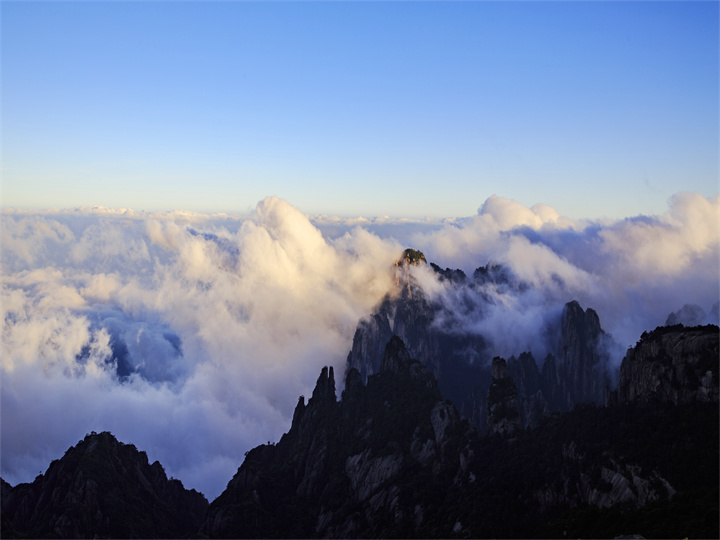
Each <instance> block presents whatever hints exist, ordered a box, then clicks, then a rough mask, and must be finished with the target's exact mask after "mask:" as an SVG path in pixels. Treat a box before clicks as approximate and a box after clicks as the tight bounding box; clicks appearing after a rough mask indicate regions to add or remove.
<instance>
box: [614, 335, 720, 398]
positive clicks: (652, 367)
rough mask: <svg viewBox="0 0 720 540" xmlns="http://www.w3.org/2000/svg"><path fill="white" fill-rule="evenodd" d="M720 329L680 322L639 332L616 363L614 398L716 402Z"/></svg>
mask: <svg viewBox="0 0 720 540" xmlns="http://www.w3.org/2000/svg"><path fill="white" fill-rule="evenodd" d="M718 358H720V333H719V332H718V327H717V326H715V325H707V326H695V327H689V328H688V327H684V326H683V325H682V324H678V325H673V326H665V327H658V328H656V329H655V330H653V331H652V332H650V333H648V332H643V335H642V337H641V338H640V341H638V342H637V344H636V345H635V347H632V348H630V349H629V350H628V352H627V354H626V355H625V358H624V359H623V361H622V364H621V366H620V380H619V384H618V390H617V399H618V400H619V401H620V402H621V403H626V402H629V401H636V400H641V401H649V400H660V401H670V402H672V403H675V404H678V403H694V402H704V403H717V401H718Z"/></svg>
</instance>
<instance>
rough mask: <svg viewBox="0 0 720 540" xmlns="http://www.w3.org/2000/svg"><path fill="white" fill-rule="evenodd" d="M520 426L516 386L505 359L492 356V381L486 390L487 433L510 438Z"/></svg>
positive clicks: (520, 419)
mask: <svg viewBox="0 0 720 540" xmlns="http://www.w3.org/2000/svg"><path fill="white" fill-rule="evenodd" d="M522 427H523V425H522V418H521V416H520V403H519V399H518V389H517V386H515V382H514V381H513V380H512V378H511V377H510V372H509V371H508V367H507V363H506V362H505V360H504V359H502V358H498V357H496V358H493V361H492V383H491V384H490V391H489V392H488V434H490V435H493V434H497V435H500V436H501V437H504V438H506V439H512V438H513V437H514V436H515V435H516V434H517V432H518V431H520V430H521V429H522Z"/></svg>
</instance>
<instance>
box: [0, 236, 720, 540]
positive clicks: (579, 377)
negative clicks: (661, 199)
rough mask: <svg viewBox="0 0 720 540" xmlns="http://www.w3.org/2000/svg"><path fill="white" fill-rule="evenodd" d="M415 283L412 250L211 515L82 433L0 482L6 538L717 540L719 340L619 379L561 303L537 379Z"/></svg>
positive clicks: (657, 339) (525, 359) (679, 329)
mask: <svg viewBox="0 0 720 540" xmlns="http://www.w3.org/2000/svg"><path fill="white" fill-rule="evenodd" d="M416 264H421V265H422V264H426V262H425V258H424V256H423V255H422V254H421V253H419V252H415V251H413V250H407V251H406V252H405V254H404V256H403V258H402V259H401V260H400V261H398V264H397V285H398V292H397V294H396V295H395V296H394V297H388V298H386V299H385V300H384V301H383V302H382V303H381V305H380V306H379V307H378V309H377V310H376V311H375V313H373V314H372V315H371V316H370V317H369V318H367V319H364V320H363V321H361V322H360V324H359V325H358V328H357V331H356V333H355V337H354V340H353V344H352V349H351V351H350V353H349V355H348V359H347V369H346V374H345V381H344V390H343V392H342V395H341V396H340V399H339V400H338V396H337V392H336V383H335V374H334V370H333V368H332V367H329V368H324V369H323V370H322V372H321V373H320V376H319V378H318V380H317V383H316V386H315V389H314V391H313V393H312V396H311V397H310V399H309V400H308V401H307V403H306V401H305V398H304V397H302V396H301V397H300V398H299V400H298V404H297V407H296V408H295V412H294V415H293V419H292V424H291V426H290V429H289V431H288V432H287V433H286V434H285V435H283V437H282V438H281V439H280V441H278V442H277V443H276V444H267V445H261V446H258V447H256V448H254V449H252V450H251V451H249V452H248V453H247V454H246V457H245V460H244V462H243V463H242V465H241V466H240V467H239V469H238V471H237V474H235V476H234V477H233V478H232V479H231V480H230V482H229V483H228V485H227V488H226V489H225V491H224V492H223V493H222V494H221V495H220V496H219V497H218V498H217V499H215V500H214V501H212V503H210V504H208V501H207V500H206V499H205V497H204V496H203V495H202V494H200V493H197V492H196V491H194V490H186V489H185V488H184V487H183V485H182V484H181V483H180V481H178V480H174V479H168V478H167V476H166V474H165V472H164V470H163V467H162V466H161V465H160V464H159V463H158V462H155V463H153V464H149V463H148V459H147V455H146V454H145V453H144V452H140V451H138V450H137V449H136V448H135V447H134V446H133V445H131V444H123V443H121V442H119V441H117V440H116V439H115V437H113V436H112V435H111V434H110V433H107V432H105V433H99V434H97V433H91V434H89V435H87V436H86V437H85V438H84V439H83V440H82V441H79V442H78V444H77V445H76V446H74V447H72V448H70V449H68V451H67V452H66V453H65V455H64V456H63V457H61V458H60V459H58V460H55V461H53V462H52V463H51V464H50V466H49V468H48V469H47V471H46V473H45V474H41V475H39V476H38V477H37V478H36V479H35V481H34V482H32V483H28V484H19V485H17V486H14V487H12V486H10V485H9V484H7V483H6V482H4V481H3V482H2V531H1V532H2V535H3V536H4V537H8V538H10V537H20V538H21V537H25V538H38V537H45V538H52V537H55V538H60V537H65V538H84V537H107V538H180V537H222V538H240V537H247V538H253V537H255V538H257V537H281V538H290V537H306V538H309V537H343V538H347V537H415V538H438V537H440V538H450V537H460V538H472V537H474V538H477V537H481V538H484V537H506V538H517V537H554V538H563V537H568V538H570V537H576V538H577V537H586V538H588V537H603V538H614V537H618V536H622V535H631V534H639V535H642V536H644V537H648V538H649V537H681V538H682V537H702V538H713V537H714V538H717V537H718V536H719V534H720V531H719V530H718V528H719V527H718V522H719V520H720V515H719V512H718V506H719V505H718V502H719V499H718V497H719V494H718V477H719V474H720V471H719V467H718V458H719V450H720V448H719V446H720V445H719V438H718V437H719V433H718V426H719V425H720V419H719V417H718V359H719V358H720V347H719V341H720V330H719V329H718V327H717V326H715V325H707V326H692V327H687V326H683V325H682V324H675V325H670V326H665V327H660V328H657V329H655V330H654V331H652V332H646V333H644V334H643V335H642V336H640V339H639V341H638V342H637V344H636V345H635V347H632V348H631V349H629V350H628V351H627V354H626V356H625V358H624V359H623V361H622V364H621V366H620V369H619V372H613V368H612V365H611V363H610V360H609V356H608V350H609V349H610V348H611V347H612V346H613V345H612V340H611V337H610V336H608V335H607V334H606V333H605V332H604V331H603V330H602V328H601V325H600V321H599V318H598V316H597V314H596V313H595V312H594V311H593V310H592V309H589V308H588V309H583V308H582V307H581V306H580V305H579V304H578V303H577V302H574V301H571V302H568V303H567V304H566V305H565V307H564V308H563V310H562V313H561V314H560V317H559V320H558V321H556V322H555V323H553V324H550V325H549V326H548V328H547V331H546V334H545V335H544V336H539V337H538V339H543V340H545V341H546V342H547V343H549V344H550V347H549V352H548V354H547V356H546V357H545V359H544V361H543V363H542V366H541V367H538V364H537V363H536V360H535V359H534V358H533V357H532V355H531V354H530V353H523V354H520V355H518V356H517V357H514V356H513V357H511V358H508V359H505V358H501V357H499V356H496V355H493V351H492V349H491V347H490V346H489V344H488V343H486V342H485V340H483V339H482V338H481V337H479V336H478V335H476V334H472V333H468V332H458V331H456V330H457V329H455V331H454V330H453V328H452V325H450V326H447V325H445V326H443V324H441V323H442V321H443V320H445V321H447V317H444V316H443V315H446V314H444V313H443V310H444V307H443V306H442V305H441V304H439V303H436V302H433V301H430V300H429V299H428V297H427V295H425V294H424V292H423V290H422V288H421V287H420V285H419V284H418V283H417V282H416V281H415V280H414V279H413V277H412V272H410V267H411V266H412V265H416ZM433 269H434V271H435V272H437V273H438V274H440V275H441V277H442V279H443V280H446V281H447V282H448V283H451V284H453V285H452V286H453V287H458V288H463V287H465V288H470V289H472V287H473V284H474V283H481V282H482V283H486V282H487V280H494V282H495V283H497V284H498V285H499V286H507V287H518V286H522V285H521V284H518V283H514V282H513V281H512V279H511V278H510V276H508V275H507V273H506V272H505V271H504V269H503V268H502V267H501V266H493V265H488V266H487V267H481V268H479V269H478V270H477V271H476V272H475V274H474V276H473V277H472V278H468V277H467V276H465V274H463V273H462V272H460V271H458V270H449V269H447V270H442V269H440V268H438V267H436V266H433ZM467 309H468V310H473V309H482V306H481V305H471V306H467ZM686 311H687V310H686ZM685 315H687V314H685ZM685 315H683V316H685ZM691 315H692V314H691ZM671 322H673V321H671ZM615 381H617V382H615Z"/></svg>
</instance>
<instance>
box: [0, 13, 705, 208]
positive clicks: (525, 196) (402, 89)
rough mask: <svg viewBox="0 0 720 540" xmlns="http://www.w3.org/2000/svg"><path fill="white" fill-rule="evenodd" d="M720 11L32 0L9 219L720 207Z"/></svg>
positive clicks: (13, 27)
mask: <svg viewBox="0 0 720 540" xmlns="http://www.w3.org/2000/svg"><path fill="white" fill-rule="evenodd" d="M718 5H719V4H718V2H551V3H550V2H548V3H545V2H508V3H496V2H456V3H438V2H411V3H405V2H388V3H385V2H368V3H365V2H351V3H340V2H317V3H302V2H289V3H285V2H282V3H274V2H273V3H259V2H74V3H70V2H68V3H66V2H14V1H7V0H5V1H3V2H2V4H0V10H1V15H2V20H1V24H2V27H1V30H2V42H1V45H2V58H1V61H2V206H3V207H6V208H7V207H21V208H25V207H28V208H44V207H58V208H68V207H75V206H93V205H103V206H108V207H114V208H120V207H130V208H133V209H135V210H170V209H187V210H196V211H202V212H216V211H220V212H232V213H242V212H246V211H248V210H250V209H251V208H254V206H255V204H256V203H257V202H258V201H259V200H261V199H262V198H263V197H265V196H267V195H278V196H280V197H283V198H285V199H286V200H288V201H289V202H290V203H291V204H293V205H295V206H296V207H298V208H299V209H300V210H302V211H303V212H307V213H325V214H335V215H341V216H357V215H363V216H377V215H383V214H388V215H391V216H411V217H420V216H432V217H441V216H444V217H449V216H467V215H472V214H474V213H476V211H477V209H478V207H479V206H480V205H481V204H482V203H483V201H484V200H485V199H486V198H487V197H489V196H490V195H492V194H498V195H500V196H503V197H507V198H511V199H515V200H517V201H519V202H521V203H523V204H525V205H532V204H535V203H539V202H542V203H546V204H549V205H551V206H553V207H554V208H556V209H557V210H558V211H559V212H560V213H561V214H563V215H566V216H569V217H571V218H581V217H590V218H600V217H610V218H619V217H624V216H629V215H636V214H641V213H643V214H659V213H662V212H663V211H665V209H666V207H667V200H668V197H670V196H671V195H672V194H674V193H676V192H678V191H683V190H687V191H698V192H700V193H702V194H703V195H705V196H710V195H712V194H714V193H717V191H718V80H719V73H718V65H719V58H718V56H719V54H718V51H719V39H718V26H719V24H718V20H719V14H718Z"/></svg>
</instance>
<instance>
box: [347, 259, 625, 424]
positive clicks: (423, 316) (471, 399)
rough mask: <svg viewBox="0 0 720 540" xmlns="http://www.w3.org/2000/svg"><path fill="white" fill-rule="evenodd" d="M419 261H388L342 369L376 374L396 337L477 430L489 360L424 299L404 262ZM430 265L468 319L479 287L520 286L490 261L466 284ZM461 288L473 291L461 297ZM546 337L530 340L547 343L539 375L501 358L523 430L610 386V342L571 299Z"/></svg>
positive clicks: (528, 362) (476, 340)
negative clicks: (384, 282)
mask: <svg viewBox="0 0 720 540" xmlns="http://www.w3.org/2000/svg"><path fill="white" fill-rule="evenodd" d="M422 264H426V262H425V257H424V255H422V253H421V252H418V251H414V250H406V252H405V254H404V255H403V257H401V259H400V260H399V261H398V262H397V263H396V267H397V270H396V277H397V280H396V282H397V287H398V289H397V291H396V294H394V295H393V296H391V295H388V296H387V297H386V298H385V299H384V300H383V302H382V303H381V304H380V306H379V307H378V309H377V310H376V311H375V312H374V313H373V314H372V315H370V316H369V317H367V318H365V319H363V320H361V321H360V323H359V324H358V327H357V329H356V331H355V336H354V337H353V344H352V349H351V350H350V353H349V354H348V358H347V367H348V368H355V369H357V370H358V372H359V373H360V375H361V377H362V379H363V380H364V381H366V380H367V378H368V376H369V375H372V374H373V373H377V372H378V369H379V368H380V362H381V359H382V355H383V348H384V346H385V343H387V341H388V340H389V339H390V338H391V336H393V335H394V334H396V335H398V336H399V337H400V338H402V340H403V341H404V342H405V343H406V344H407V347H408V350H409V351H410V354H411V355H412V356H413V357H414V358H417V359H418V360H419V361H420V362H422V363H423V364H425V365H426V366H427V367H428V369H429V370H430V371H431V373H432V374H433V375H434V376H435V377H436V378H437V380H438V384H439V387H440V390H441V391H442V393H443V396H445V397H446V398H448V399H450V400H451V401H452V402H453V403H454V404H455V406H456V407H457V408H458V410H459V412H460V414H461V416H463V417H464V418H467V419H468V420H469V421H470V422H471V423H472V424H473V425H475V426H476V427H477V428H478V429H479V431H480V432H481V433H484V432H485V430H486V429H487V428H488V416H487V402H486V397H487V393H488V390H489V388H490V385H491V383H492V376H491V369H490V366H491V358H493V357H494V356H495V355H494V353H493V351H492V350H491V348H490V346H489V345H488V344H487V343H486V342H485V340H484V339H483V338H482V336H480V335H478V334H476V333H471V332H467V331H462V329H461V328H458V325H457V324H452V320H453V315H452V314H448V313H447V309H446V308H445V307H444V306H443V305H442V303H440V302H437V301H435V302H432V301H430V300H428V299H427V297H426V295H425V294H424V291H423V289H422V288H421V287H420V285H419V284H418V283H416V282H415V281H414V279H413V276H412V275H411V274H410V272H409V271H408V268H409V267H411V266H412V265H422ZM430 266H431V268H432V269H433V270H434V272H435V273H436V275H437V276H438V278H439V280H440V281H441V282H444V283H446V284H447V285H448V286H449V287H452V288H454V289H453V290H454V291H455V292H456V293H457V296H458V298H462V299H463V301H464V305H463V306H462V310H463V311H464V314H465V315H468V316H471V317H473V316H474V317H477V318H480V317H482V313H483V312H484V310H485V309H486V308H487V303H488V302H490V300H489V299H488V297H487V295H485V294H483V287H484V286H486V285H487V284H489V283H491V284H493V285H495V286H501V287H505V288H511V289H515V290H523V289H525V288H527V287H528V285H527V284H524V283H522V282H520V281H517V280H515V279H514V278H513V276H512V275H511V273H510V271H509V270H508V269H507V268H505V267H503V266H502V265H498V264H488V265H487V266H485V267H480V268H478V269H477V270H475V272H474V274H473V277H472V279H468V278H467V276H466V275H465V274H464V273H463V272H462V271H460V270H451V269H449V268H446V269H445V270H442V269H441V268H440V267H439V266H437V265H435V264H433V263H431V264H430ZM463 291H473V292H474V293H476V294H471V295H469V294H465V295H463V294H462V292H463ZM447 321H451V323H447ZM548 332H549V334H550V335H545V336H537V339H543V340H547V341H548V342H549V343H550V344H551V353H550V354H548V356H547V357H546V358H545V359H544V362H543V364H542V370H539V369H538V367H537V362H536V361H535V359H534V358H533V357H532V354H531V353H529V352H526V353H523V354H521V355H520V357H519V358H515V357H512V358H510V359H508V361H507V364H508V368H509V370H510V375H511V377H512V378H513V380H514V381H515V384H516V386H517V387H518V393H519V394H518V400H519V403H520V406H521V412H522V415H521V422H522V425H523V426H524V427H527V426H534V425H537V422H538V420H539V419H540V418H541V417H542V416H543V415H546V414H549V413H550V412H565V411H569V410H571V409H572V408H573V407H574V406H575V405H577V404H579V403H596V404H602V403H604V401H605V394H606V388H607V387H608V386H609V385H610V383H611V376H610V372H609V363H610V358H609V355H608V353H607V351H608V350H609V349H610V348H611V347H612V346H613V345H614V344H613V342H612V338H611V337H610V336H609V335H608V334H606V333H605V332H604V331H603V329H602V327H601V325H600V319H599V317H598V315H597V313H596V312H595V311H594V310H592V309H590V308H588V309H587V310H583V308H582V307H581V306H580V304H579V303H578V302H577V301H570V302H568V303H567V304H566V305H565V306H564V308H563V310H562V313H561V315H560V317H559V319H558V320H557V321H555V324H553V325H550V328H548Z"/></svg>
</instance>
